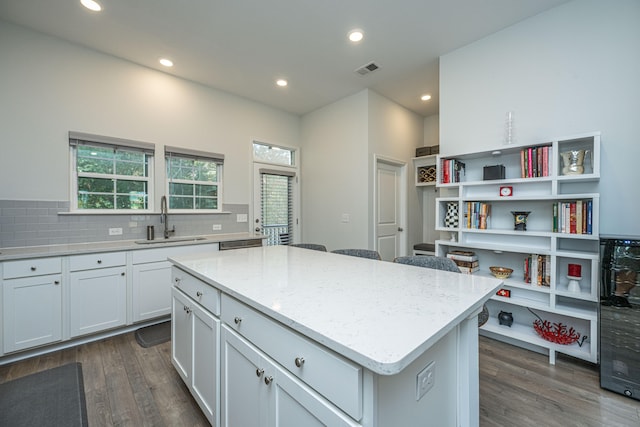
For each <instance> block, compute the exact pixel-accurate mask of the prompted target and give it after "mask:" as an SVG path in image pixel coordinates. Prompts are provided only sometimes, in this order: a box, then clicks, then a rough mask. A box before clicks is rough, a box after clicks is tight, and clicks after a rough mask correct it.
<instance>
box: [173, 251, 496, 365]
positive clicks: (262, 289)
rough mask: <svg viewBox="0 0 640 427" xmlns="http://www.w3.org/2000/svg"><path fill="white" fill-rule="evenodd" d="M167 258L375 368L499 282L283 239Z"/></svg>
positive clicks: (403, 361)
mask: <svg viewBox="0 0 640 427" xmlns="http://www.w3.org/2000/svg"><path fill="white" fill-rule="evenodd" d="M169 260H170V261H172V262H173V263H174V264H176V265H178V266H179V267H180V268H182V269H184V270H185V271H187V272H190V273H192V274H193V275H195V276H196V277H198V278H200V279H201V280H204V281H205V282H207V283H209V284H210V285H212V286H214V287H216V288H218V289H220V290H221V291H222V292H224V293H226V294H228V295H230V296H233V297H235V298H237V299H238V300H240V301H242V302H244V303H245V304H247V305H249V306H251V307H253V308H255V309H257V310H258V311H260V312H262V313H264V314H266V315H267V316H269V317H271V318H273V319H275V320H278V321H279V322H281V323H283V324H285V325H287V326H289V327H290V328H292V329H293V330H295V331H297V332H299V333H301V334H303V335H305V336H307V337H309V338H311V339H312V340H314V341H316V342H319V343H321V344H323V345H325V346H327V347H328V348H330V349H332V350H334V351H336V352H337V353H339V354H342V355H343V356H345V357H347V358H348V359H351V360H352V361H354V362H355V363H357V364H359V365H362V366H364V367H366V368H368V369H371V370H372V371H373V372H376V373H378V374H382V375H393V374H396V373H398V372H400V371H401V370H402V369H404V368H405V367H406V366H407V365H409V364H410V363H411V362H412V361H413V360H415V359H416V358H417V357H418V356H420V355H421V354H422V353H424V352H425V351H426V350H427V349H428V348H429V347H431V346H432V345H433V344H435V343H436V342H437V341H438V340H439V339H440V338H442V337H443V336H444V335H446V334H447V333H448V332H449V331H451V330H452V329H453V328H455V326H456V325H458V324H459V323H460V322H462V321H463V320H465V319H467V318H469V316H471V315H473V314H474V313H476V312H477V311H478V310H479V309H480V308H481V307H482V304H483V303H484V302H486V301H487V300H488V299H489V298H490V297H491V296H492V295H493V294H494V293H495V291H496V290H497V289H498V288H499V287H500V286H501V284H502V281H501V280H498V279H495V278H487V277H480V276H474V275H466V274H458V273H451V272H446V271H439V270H433V269H429V268H422V267H414V266H408V265H402V264H394V263H391V262H385V261H375V260H369V259H363V258H356V257H351V256H346V255H338V254H333V253H327V252H319V251H313V250H308V249H300V248H295V247H288V246H265V247H261V248H251V249H238V250H233V251H224V252H216V253H209V254H206V255H205V254H203V255H185V256H176V257H170V258H169ZM222 310H224V307H223V308H222Z"/></svg>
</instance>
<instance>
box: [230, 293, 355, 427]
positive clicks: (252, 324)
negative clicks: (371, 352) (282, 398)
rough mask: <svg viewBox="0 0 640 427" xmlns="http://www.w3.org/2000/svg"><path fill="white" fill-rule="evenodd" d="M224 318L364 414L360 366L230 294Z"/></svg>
mask: <svg viewBox="0 0 640 427" xmlns="http://www.w3.org/2000/svg"><path fill="white" fill-rule="evenodd" d="M222 321H223V322H224V323H226V324H227V325H230V327H231V328H233V329H235V330H236V331H237V332H238V333H240V334H241V335H243V336H244V337H246V338H247V339H248V340H249V341H251V342H252V343H253V344H255V345H256V346H257V347H258V348H260V349H261V350H262V351H264V352H265V353H267V354H268V355H269V356H271V357H272V358H274V359H275V360H276V361H277V362H278V363H280V364H281V365H282V366H284V367H285V368H286V369H287V370H288V371H289V372H291V373H292V374H293V375H295V376H296V377H298V378H299V379H301V380H302V381H304V382H305V383H307V384H308V385H309V386H310V387H311V388H313V389H314V390H316V391H318V392H319V393H320V394H322V395H323V396H325V397H326V398H327V399H329V400H330V401H331V402H333V403H334V404H335V405H337V406H338V407H339V408H341V409H342V410H343V411H345V412H346V413H347V414H349V415H350V416H351V417H353V418H354V419H360V418H361V417H362V368H361V367H359V366H358V365H355V364H353V363H351V362H349V361H348V360H346V359H344V358H343V357H340V356H338V355H337V354H334V353H333V352H331V351H329V350H327V349H325V348H323V347H321V346H319V345H317V344H315V343H313V342H311V341H309V340H308V339H306V338H304V337H302V336H300V335H299V334H297V333H295V332H294V331H292V330H290V329H288V328H286V327H284V326H283V325H281V324H279V323H277V322H275V321H273V320H271V319H269V318H267V317H266V316H263V315H262V314H260V313H258V312H257V311H255V310H253V309H251V308H249V307H247V306H246V305H244V304H242V303H240V302H238V301H237V300H235V299H234V298H231V297H228V296H227V295H222ZM328 373H330V375H328Z"/></svg>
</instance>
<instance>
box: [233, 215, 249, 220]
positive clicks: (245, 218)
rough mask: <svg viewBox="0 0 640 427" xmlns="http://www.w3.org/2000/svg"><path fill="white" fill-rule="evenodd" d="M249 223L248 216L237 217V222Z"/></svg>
mask: <svg viewBox="0 0 640 427" xmlns="http://www.w3.org/2000/svg"><path fill="white" fill-rule="evenodd" d="M247 221H248V218H247V214H237V215H236V222H247Z"/></svg>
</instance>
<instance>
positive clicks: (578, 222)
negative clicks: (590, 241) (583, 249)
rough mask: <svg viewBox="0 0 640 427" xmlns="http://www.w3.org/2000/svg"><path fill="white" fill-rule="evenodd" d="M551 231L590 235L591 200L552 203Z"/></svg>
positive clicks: (591, 225)
mask: <svg viewBox="0 0 640 427" xmlns="http://www.w3.org/2000/svg"><path fill="white" fill-rule="evenodd" d="M552 231H553V232H554V233H568V234H591V233H592V232H593V200H575V201H571V202H558V203H554V204H553V228H552Z"/></svg>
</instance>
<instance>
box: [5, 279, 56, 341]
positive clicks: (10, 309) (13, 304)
mask: <svg viewBox="0 0 640 427" xmlns="http://www.w3.org/2000/svg"><path fill="white" fill-rule="evenodd" d="M61 281H62V276H61V275H60V274H52V275H48V276H38V277H25V278H21V279H12V280H5V281H4V283H3V286H2V293H3V295H2V297H3V310H2V312H3V315H2V323H3V326H4V327H3V332H4V351H5V353H9V352H11V351H17V350H24V349H26V348H29V347H35V346H38V345H43V344H49V343H52V342H55V341H59V340H60V339H61V338H62V286H61V285H60V283H61Z"/></svg>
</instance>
